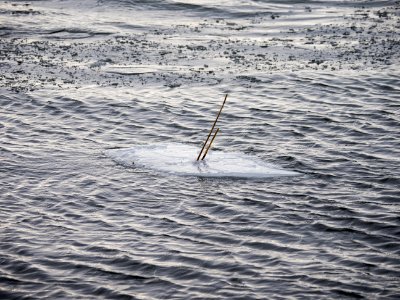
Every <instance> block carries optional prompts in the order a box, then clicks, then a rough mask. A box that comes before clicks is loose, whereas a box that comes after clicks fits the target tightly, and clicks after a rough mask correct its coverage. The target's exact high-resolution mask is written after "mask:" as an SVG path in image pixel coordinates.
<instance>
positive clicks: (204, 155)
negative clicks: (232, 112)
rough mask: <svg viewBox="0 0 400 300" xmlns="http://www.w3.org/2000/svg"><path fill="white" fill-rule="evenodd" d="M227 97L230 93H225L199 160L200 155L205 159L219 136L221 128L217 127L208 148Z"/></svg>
mask: <svg viewBox="0 0 400 300" xmlns="http://www.w3.org/2000/svg"><path fill="white" fill-rule="evenodd" d="M226 98H228V94H226V95H225V99H224V102H223V103H222V105H221V108H220V110H219V112H218V115H217V117H216V118H215V121H214V124H213V125H212V127H211V130H210V132H209V134H208V136H207V139H206V141H205V142H204V144H203V147H202V148H201V151H200V153H199V156H197V160H199V159H200V157H201V160H204V158H205V157H206V155H207V153H208V150H209V149H210V148H211V145H212V143H213V142H214V140H215V137H216V136H217V134H218V132H219V128H217V129H216V130H215V133H214V135H213V137H212V139H211V141H210V144H209V145H208V147H207V148H206V145H207V143H208V140H209V139H210V136H211V134H212V133H213V132H214V128H215V124H217V121H218V118H219V116H220V115H221V112H222V109H223V108H224V105H225V102H226ZM205 148H206V150H205V151H204V149H205ZM203 151H204V153H203ZM202 154H203V156H201V155H202Z"/></svg>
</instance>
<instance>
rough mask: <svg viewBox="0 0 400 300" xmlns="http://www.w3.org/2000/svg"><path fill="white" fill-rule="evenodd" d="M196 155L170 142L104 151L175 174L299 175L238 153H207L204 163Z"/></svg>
mask: <svg viewBox="0 0 400 300" xmlns="http://www.w3.org/2000/svg"><path fill="white" fill-rule="evenodd" d="M198 152H199V148H198V147H194V146H191V145H185V144H178V143H169V144H154V145H141V146H136V147H132V148H124V149H112V150H107V151H106V152H105V154H106V155H107V156H109V157H110V158H112V159H113V160H114V161H116V162H117V163H119V164H122V165H124V166H128V167H133V166H134V167H140V168H146V169H152V170H156V171H160V172H163V173H170V174H175V175H187V176H201V177H239V178H267V177H274V176H295V175H299V173H297V172H293V171H287V170H283V169H280V168H279V167H276V166H274V165H272V164H268V163H266V162H264V161H262V160H260V159H259V158H257V157H254V156H250V155H247V154H243V153H238V152H223V151H212V150H210V152H209V153H208V154H207V157H206V159H205V160H204V161H196V157H197V155H198Z"/></svg>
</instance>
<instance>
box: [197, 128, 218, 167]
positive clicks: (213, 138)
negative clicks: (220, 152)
mask: <svg viewBox="0 0 400 300" xmlns="http://www.w3.org/2000/svg"><path fill="white" fill-rule="evenodd" d="M218 131H219V128H217V131H216V132H215V133H214V136H213V137H212V139H211V142H210V145H208V147H207V149H206V152H204V155H203V157H202V158H201V160H203V159H204V158H205V157H206V155H207V153H208V150H210V148H211V145H212V143H213V142H214V140H215V137H216V136H217V134H218Z"/></svg>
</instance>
